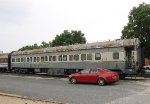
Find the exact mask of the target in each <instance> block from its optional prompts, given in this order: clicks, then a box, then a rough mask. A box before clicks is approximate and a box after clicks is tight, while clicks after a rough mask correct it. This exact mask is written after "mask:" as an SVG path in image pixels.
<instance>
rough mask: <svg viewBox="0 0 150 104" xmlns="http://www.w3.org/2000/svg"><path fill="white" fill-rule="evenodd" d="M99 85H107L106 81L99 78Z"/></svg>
mask: <svg viewBox="0 0 150 104" xmlns="http://www.w3.org/2000/svg"><path fill="white" fill-rule="evenodd" d="M97 83H98V85H100V86H103V85H104V84H105V80H104V79H103V78H99V79H98V81H97Z"/></svg>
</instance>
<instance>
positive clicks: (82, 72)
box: [81, 69, 90, 74]
mask: <svg viewBox="0 0 150 104" xmlns="http://www.w3.org/2000/svg"><path fill="white" fill-rule="evenodd" d="M89 72H90V69H84V70H82V71H81V74H88V73H89Z"/></svg>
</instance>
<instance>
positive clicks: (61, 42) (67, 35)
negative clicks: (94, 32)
mask: <svg viewBox="0 0 150 104" xmlns="http://www.w3.org/2000/svg"><path fill="white" fill-rule="evenodd" d="M75 43H80V44H82V43H86V39H85V37H84V34H83V33H82V32H81V31H74V30H72V31H71V32H69V31H68V30H64V32H63V33H61V34H60V35H57V36H56V37H55V39H54V40H53V41H52V46H53V47H54V46H65V45H71V44H75Z"/></svg>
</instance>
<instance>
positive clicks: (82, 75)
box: [78, 69, 90, 82]
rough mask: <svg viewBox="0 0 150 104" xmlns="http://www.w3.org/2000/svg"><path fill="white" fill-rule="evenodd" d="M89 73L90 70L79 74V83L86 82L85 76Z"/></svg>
mask: <svg viewBox="0 0 150 104" xmlns="http://www.w3.org/2000/svg"><path fill="white" fill-rule="evenodd" d="M89 73H90V69H84V70H82V71H81V72H80V75H79V76H78V81H79V82H87V80H88V79H87V76H88V74H89Z"/></svg>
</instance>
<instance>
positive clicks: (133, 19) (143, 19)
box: [121, 3, 150, 56]
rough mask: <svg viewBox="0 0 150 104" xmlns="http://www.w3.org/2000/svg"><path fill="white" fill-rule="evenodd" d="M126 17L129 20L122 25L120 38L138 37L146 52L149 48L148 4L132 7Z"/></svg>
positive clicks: (149, 21)
mask: <svg viewBox="0 0 150 104" xmlns="http://www.w3.org/2000/svg"><path fill="white" fill-rule="evenodd" d="M128 19H129V22H128V24H127V26H124V29H123V30H122V36H121V38H122V39H128V38H139V40H140V41H141V43H142V45H143V46H145V49H148V50H145V51H146V53H147V51H149V50H150V4H145V3H142V4H139V6H138V7H133V9H132V10H131V11H130V14H129V16H128ZM149 52H150V51H149ZM146 56H147V55H146ZM149 56H150V53H149Z"/></svg>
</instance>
